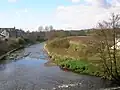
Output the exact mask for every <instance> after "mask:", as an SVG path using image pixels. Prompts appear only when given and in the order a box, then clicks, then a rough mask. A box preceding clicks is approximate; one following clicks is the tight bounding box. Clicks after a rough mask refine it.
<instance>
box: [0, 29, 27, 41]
mask: <svg viewBox="0 0 120 90" xmlns="http://www.w3.org/2000/svg"><path fill="white" fill-rule="evenodd" d="M25 35H26V33H25V32H24V31H23V30H21V29H16V28H15V27H14V28H0V38H1V39H4V38H6V39H8V38H17V37H25Z"/></svg>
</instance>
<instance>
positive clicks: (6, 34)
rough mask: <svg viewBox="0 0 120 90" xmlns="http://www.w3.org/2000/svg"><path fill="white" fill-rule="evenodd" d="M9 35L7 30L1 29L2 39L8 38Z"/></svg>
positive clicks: (0, 35)
mask: <svg viewBox="0 0 120 90" xmlns="http://www.w3.org/2000/svg"><path fill="white" fill-rule="evenodd" d="M9 36H10V35H9V32H8V31H6V30H3V31H2V32H1V33H0V38H1V39H2V40H5V39H8V38H9Z"/></svg>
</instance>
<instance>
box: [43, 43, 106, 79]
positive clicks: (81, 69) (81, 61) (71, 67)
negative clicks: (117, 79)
mask: <svg viewBox="0 0 120 90" xmlns="http://www.w3.org/2000/svg"><path fill="white" fill-rule="evenodd" d="M64 42H66V41H64ZM50 43H51V41H48V42H47V43H46V44H45V45H44V49H45V50H46V52H47V53H48V55H49V57H50V58H51V60H52V61H53V62H54V63H56V64H57V65H58V66H59V67H60V68H61V69H63V70H67V71H72V72H75V73H78V74H84V75H92V76H99V77H104V72H103V71H102V68H101V67H100V65H99V64H98V63H93V62H92V61H89V60H88V59H87V58H86V57H85V58H83V57H79V56H80V55H79V56H78V54H79V53H78V52H77V51H75V50H74V49H75V48H73V47H74V46H75V45H74V44H70V46H69V48H63V46H62V48H59V47H58V48H54V47H52V46H51V45H50ZM57 43H58V42H57ZM60 43H61V42H60ZM61 44H62V45H63V44H64V43H63V41H62V43H61ZM59 45H60V44H59ZM77 46H78V45H77ZM77 48H79V47H77Z"/></svg>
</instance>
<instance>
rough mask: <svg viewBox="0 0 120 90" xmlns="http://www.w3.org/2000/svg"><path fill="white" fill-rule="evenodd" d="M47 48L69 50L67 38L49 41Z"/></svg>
mask: <svg viewBox="0 0 120 90" xmlns="http://www.w3.org/2000/svg"><path fill="white" fill-rule="evenodd" d="M48 46H50V47H53V48H69V46H70V43H69V40H68V39H67V38H62V39H61V38H58V39H54V40H52V41H50V42H49V43H48Z"/></svg>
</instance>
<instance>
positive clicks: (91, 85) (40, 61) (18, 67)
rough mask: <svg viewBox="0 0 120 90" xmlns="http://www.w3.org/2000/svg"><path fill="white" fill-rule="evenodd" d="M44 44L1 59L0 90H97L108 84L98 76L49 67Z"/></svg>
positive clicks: (108, 83)
mask: <svg viewBox="0 0 120 90" xmlns="http://www.w3.org/2000/svg"><path fill="white" fill-rule="evenodd" d="M43 46H44V43H41V44H35V45H32V46H30V47H27V48H25V49H23V50H20V51H18V52H16V53H18V56H16V58H15V59H13V58H7V59H6V60H4V61H1V62H0V90H99V89H101V88H107V87H109V86H111V85H110V82H109V81H105V80H102V79H100V78H98V77H93V76H85V75H78V74H75V73H72V72H65V71H62V70H61V69H60V68H59V67H57V66H49V67H48V66H47V65H45V63H46V62H47V61H48V56H47V54H46V53H45V52H44V51H43ZM21 56H25V57H21Z"/></svg>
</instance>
